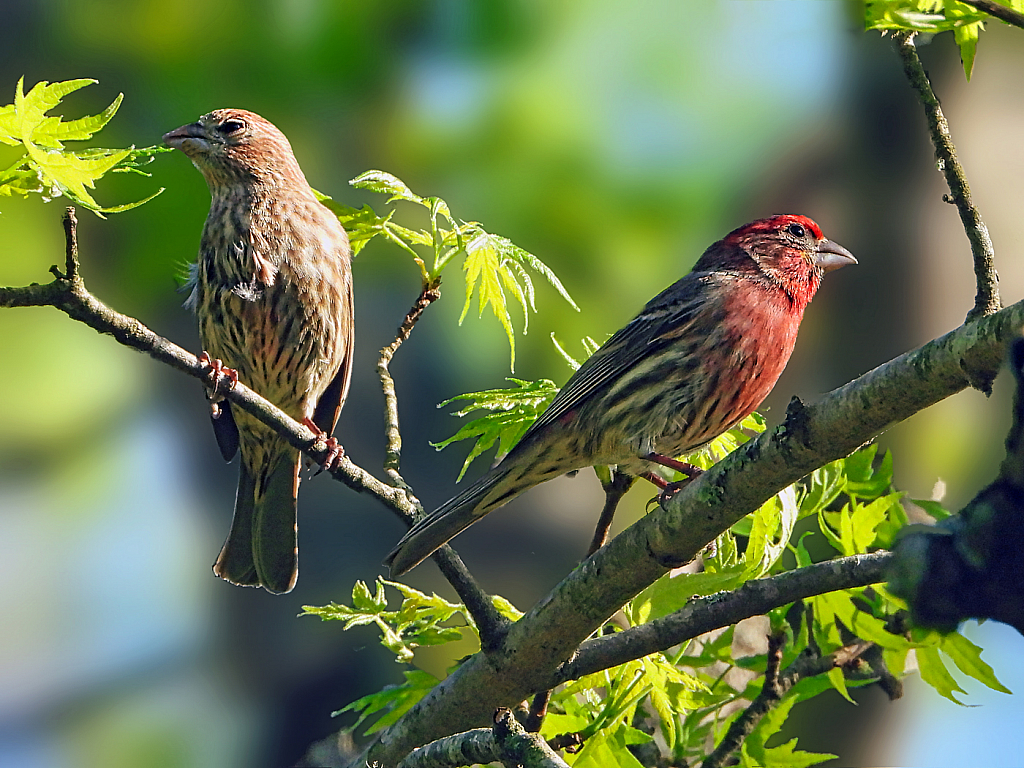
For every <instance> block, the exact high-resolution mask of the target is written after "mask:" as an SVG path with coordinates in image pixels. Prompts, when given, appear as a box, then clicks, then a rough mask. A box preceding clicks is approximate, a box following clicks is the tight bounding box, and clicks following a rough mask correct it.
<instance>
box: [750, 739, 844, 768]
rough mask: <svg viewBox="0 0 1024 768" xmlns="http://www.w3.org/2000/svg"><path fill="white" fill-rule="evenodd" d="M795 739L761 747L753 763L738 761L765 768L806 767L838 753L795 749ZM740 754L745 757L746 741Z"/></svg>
mask: <svg viewBox="0 0 1024 768" xmlns="http://www.w3.org/2000/svg"><path fill="white" fill-rule="evenodd" d="M796 741H797V740H796V739H790V740H789V741H788V742H786V743H785V744H783V745H782V746H779V747H772V748H770V749H763V750H761V751H760V753H759V758H760V759H759V760H758V761H757V762H754V763H750V762H743V761H742V760H741V761H740V765H741V766H746V765H750V766H753V765H757V766H765V768H807V767H808V766H811V765H817V764H818V763H824V762H826V761H827V760H835V759H837V758H838V757H839V755H833V754H830V753H828V752H805V751H803V750H798V749H796ZM742 752H743V753H744V754H743V755H742V756H743V757H746V756H747V753H748V748H747V745H746V743H745V744H744V745H743V749H742Z"/></svg>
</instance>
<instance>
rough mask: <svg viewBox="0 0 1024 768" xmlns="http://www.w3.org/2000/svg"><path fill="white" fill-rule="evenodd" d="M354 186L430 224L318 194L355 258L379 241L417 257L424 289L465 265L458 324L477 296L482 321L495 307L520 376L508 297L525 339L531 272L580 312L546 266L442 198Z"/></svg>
mask: <svg viewBox="0 0 1024 768" xmlns="http://www.w3.org/2000/svg"><path fill="white" fill-rule="evenodd" d="M349 183H350V184H352V186H354V187H356V188H357V189H366V190H369V191H371V192H377V193H379V194H383V195H388V199H387V201H386V205H391V204H393V203H396V202H406V203H413V204H416V205H418V206H420V207H422V208H425V209H426V211H427V215H428V218H429V227H426V228H421V229H412V228H409V227H406V226H403V225H401V224H398V223H397V222H395V221H394V220H393V219H394V215H395V213H396V209H394V208H392V209H391V210H390V211H388V213H387V215H385V216H380V215H378V214H377V213H375V212H374V211H373V209H372V208H370V206H368V205H364V206H363V207H362V208H360V209H356V208H352V207H350V206H347V205H344V204H343V203H339V202H338V201H337V200H333V199H331V198H330V197H327V196H326V195H322V194H319V197H320V200H321V202H323V203H324V204H325V205H326V206H327V207H328V208H330V209H331V210H332V211H334V213H335V214H336V215H337V216H338V219H339V220H340V221H341V223H342V224H343V225H344V226H345V229H346V230H347V231H348V233H349V240H350V242H351V244H352V250H353V253H359V251H360V250H362V248H363V247H364V246H365V245H366V244H367V243H368V242H370V241H371V240H372V239H373V238H375V237H377V236H378V235H379V236H381V237H383V238H384V239H385V240H388V241H390V242H392V243H393V244H394V245H397V246H398V247H399V248H401V249H402V250H404V251H405V252H406V253H408V254H409V255H410V256H412V258H413V261H415V262H416V264H417V266H418V267H419V270H420V277H421V278H422V280H423V285H424V287H426V286H437V285H439V284H440V282H441V276H442V273H443V272H444V269H445V267H447V266H448V265H449V264H450V263H451V262H452V261H453V260H455V261H457V260H461V261H462V270H463V272H464V275H465V283H466V299H465V303H464V305H463V307H462V315H461V317H459V324H460V325H461V324H462V321H463V320H465V318H466V315H467V314H468V313H469V309H470V307H471V306H472V303H473V297H474V295H475V296H476V297H477V304H478V307H479V312H478V315H480V316H482V315H483V313H484V310H485V309H487V308H488V307H490V309H491V312H492V313H493V314H494V316H495V317H496V318H497V319H498V322H500V323H501V326H502V328H503V329H504V331H505V335H506V336H507V337H508V343H509V351H510V356H511V359H510V368H511V370H512V371H515V364H516V346H515V334H514V328H513V324H512V316H511V314H510V312H509V300H508V296H507V295H506V293H508V294H511V297H512V298H513V299H515V301H516V303H518V304H519V306H520V308H521V309H522V311H523V333H524V334H525V333H526V331H527V330H528V328H529V318H530V311H533V312H536V311H537V307H536V302H535V296H534V287H533V278H532V277H531V275H530V272H531V271H532V272H535V273H537V274H539V275H540V276H541V277H543V278H544V279H545V280H546V281H547V282H548V283H549V284H550V285H551V286H552V287H553V288H554V289H555V290H556V291H557V292H558V293H559V295H561V297H562V298H563V299H565V300H566V301H567V302H569V304H570V306H572V308H573V309H575V310H577V311H579V307H577V306H576V303H575V302H574V301H573V300H572V297H571V296H569V293H568V291H566V289H565V287H564V286H563V285H562V283H561V281H560V280H559V279H558V277H557V276H556V275H555V273H554V272H552V271H551V269H550V268H549V267H548V266H547V265H546V264H545V263H544V262H542V261H541V260H540V259H538V258H537V257H536V256H534V255H533V254H532V253H530V252H528V251H526V250H524V249H522V248H520V247H519V246H518V245H516V244H515V243H513V242H512V241H511V240H509V239H508V238H505V237H502V236H501V235H495V234H492V233H490V232H488V231H486V230H485V229H484V228H483V227H482V226H481V225H480V224H479V222H476V221H464V220H462V219H459V218H456V217H455V216H453V215H452V213H451V210H450V209H449V207H448V203H446V202H445V201H444V200H442V199H441V198H440V197H421V196H420V195H417V194H416V193H415V192H413V191H412V190H411V189H409V187H408V186H407V185H406V184H405V182H403V181H402V180H401V179H399V178H398V177H397V176H394V175H392V174H390V173H386V172H384V171H366V172H365V173H363V174H360V175H359V176H357V177H356V178H354V179H352V181H351V182H349ZM417 249H420V250H417ZM421 253H422V254H426V256H425V257H424V255H421Z"/></svg>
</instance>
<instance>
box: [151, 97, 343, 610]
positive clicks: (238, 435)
mask: <svg viewBox="0 0 1024 768" xmlns="http://www.w3.org/2000/svg"><path fill="white" fill-rule="evenodd" d="M164 141H165V142H166V143H167V144H169V145H170V146H172V147H176V148H177V149H180V150H181V151H182V152H184V153H185V154H186V155H187V156H188V157H189V159H191V160H192V162H193V163H194V164H195V166H196V168H198V169H199V170H200V172H202V174H203V176H204V177H205V178H206V183H207V184H208V185H209V187H210V195H211V197H212V202H211V204H210V214H209V216H208V217H207V219H206V225H205V226H204V227H203V236H202V240H201V241H200V245H199V261H198V263H197V264H196V265H194V268H193V274H192V281H191V285H192V293H191V295H190V297H189V299H188V302H186V305H187V306H189V307H191V308H192V309H194V310H195V312H196V315H198V317H199V336H200V338H201V340H202V343H203V347H204V349H205V350H206V351H207V354H208V356H210V357H213V358H217V360H218V362H217V363H216V366H218V367H219V365H220V362H219V361H223V364H224V365H226V366H230V367H231V368H233V369H235V371H237V375H238V378H239V379H241V380H242V381H243V382H244V383H245V384H247V385H248V386H250V387H251V388H252V389H254V390H255V391H257V392H259V393H260V394H261V395H263V396H264V397H265V398H267V399H268V400H270V401H271V402H273V403H274V404H276V405H277V406H278V407H280V408H281V409H282V410H283V411H285V413H287V414H289V415H290V416H292V417H293V418H296V419H300V420H305V421H306V422H307V423H309V422H310V421H311V422H312V424H314V425H316V427H317V428H319V429H320V430H321V431H323V432H325V433H327V434H328V435H329V434H330V433H331V432H332V431H333V430H334V426H335V424H336V423H337V420H338V413H339V412H340V411H341V406H342V404H343V403H344V402H345V395H346V394H347V393H348V385H349V378H350V376H351V373H352V371H351V363H352V336H353V323H354V321H353V307H352V273H351V269H350V264H349V245H348V236H347V235H346V234H345V230H344V229H343V228H342V226H341V224H340V223H339V222H338V219H337V218H336V217H335V216H334V214H332V213H331V212H330V211H329V210H328V209H327V208H325V207H324V206H323V205H321V203H320V202H319V201H318V200H317V199H316V197H315V195H314V194H313V190H312V189H310V186H309V184H308V183H307V182H306V177H305V176H303V174H302V170H301V169H300V168H299V164H298V163H297V162H296V160H295V156H294V155H293V154H292V149H291V146H290V145H289V144H288V139H286V138H285V137H284V134H282V133H281V132H280V131H279V130H278V129H277V128H275V127H274V126H273V125H271V124H270V123H269V122H267V121H266V120H264V119H263V118H262V117H260V116H259V115H255V114H253V113H252V112H246V111H245V110H241V109H219V110H217V111H215V112H210V113H209V114H208V115H203V116H202V117H201V118H199V120H198V121H197V122H195V123H191V124H189V125H184V126H182V127H181V128H178V129H176V130H174V131H171V132H170V133H168V134H166V135H165V136H164ZM228 405H229V404H228V403H226V402H225V403H222V404H221V407H220V412H219V414H217V415H215V419H214V432H215V434H216V436H217V443H218V445H219V446H220V449H221V453H222V454H223V455H224V458H225V459H227V460H230V459H231V458H233V456H234V454H235V452H236V451H237V450H238V449H241V454H242V461H241V467H240V471H239V480H238V494H237V496H236V497H235V514H234V519H233V520H232V523H231V531H230V533H229V534H228V538H227V541H225V542H224V547H223V549H222V550H221V552H220V556H219V557H218V558H217V562H216V563H215V564H214V566H213V571H214V573H216V574H217V575H218V576H220V577H221V578H223V579H226V580H227V581H230V582H232V583H234V584H240V585H245V586H262V587H263V588H264V589H266V590H267V591H268V592H288V591H289V590H291V588H292V587H294V586H295V579H296V577H297V575H298V549H297V530H296V498H297V494H298V489H299V451H297V450H296V449H295V448H292V447H291V446H290V445H288V443H286V442H285V441H284V440H283V439H282V438H280V437H278V436H277V434H275V433H274V432H273V431H272V430H271V429H270V428H269V427H267V426H264V425H263V424H261V423H260V422H258V421H256V419H254V418H253V417H252V416H250V415H249V414H247V413H245V412H244V411H239V412H238V413H235V414H232V412H231V410H230V408H229V407H228ZM215 413H216V411H215Z"/></svg>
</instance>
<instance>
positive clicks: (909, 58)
mask: <svg viewBox="0 0 1024 768" xmlns="http://www.w3.org/2000/svg"><path fill="white" fill-rule="evenodd" d="M896 44H897V47H898V49H899V53H900V58H901V59H902V60H903V72H904V73H905V74H906V76H907V79H908V80H909V81H910V85H911V86H912V87H913V88H914V90H915V91H917V95H918V98H919V99H920V101H921V105H922V106H923V107H924V114H925V117H926V118H927V119H928V133H929V135H930V136H931V139H932V144H933V145H934V147H935V158H936V160H937V161H938V166H939V170H940V171H942V174H943V176H945V178H946V184H947V185H948V186H949V191H950V197H949V199H950V201H951V202H952V203H953V204H954V205H956V208H957V211H959V213H960V221H962V222H963V225H964V230H965V231H966V232H967V239H968V240H970V242H971V253H972V254H973V255H974V278H975V281H976V283H977V293H976V295H975V299H974V308H973V309H971V311H970V312H968V313H967V322H970V321H971V320H977V319H978V318H979V317H984V316H985V315H991V314H992V313H993V312H998V311H999V309H1000V307H1001V306H1002V305H1001V304H1000V301H999V276H998V275H997V274H996V267H995V249H994V248H993V246H992V238H991V237H989V234H988V227H986V226H985V222H984V221H982V219H981V213H980V212H979V211H978V208H977V206H976V205H974V202H973V201H972V200H971V188H970V187H969V186H968V184H967V175H966V174H965V173H964V169H963V167H962V166H961V165H960V161H959V160H958V159H957V156H956V147H954V146H953V139H952V137H951V136H950V133H949V123H947V122H946V117H945V115H943V114H942V108H941V107H940V106H939V100H938V98H936V96H935V91H933V90H932V85H931V82H930V81H929V80H928V73H927V72H925V71H924V67H923V66H922V64H921V59H920V57H919V56H918V55H917V46H915V45H914V35H913V33H909V32H901V33H899V34H897V35H896Z"/></svg>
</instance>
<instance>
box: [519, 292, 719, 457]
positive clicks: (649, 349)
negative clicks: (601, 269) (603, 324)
mask: <svg viewBox="0 0 1024 768" xmlns="http://www.w3.org/2000/svg"><path fill="white" fill-rule="evenodd" d="M715 277H716V275H713V274H710V273H706V272H705V273H696V272H691V273H689V274H688V275H686V276H684V277H683V278H681V279H680V280H678V281H677V282H675V283H673V284H672V285H671V286H669V287H668V288H666V289H665V290H664V291H662V292H661V293H660V294H658V295H657V296H655V297H654V298H653V299H651V300H650V301H649V302H648V303H647V306H645V307H644V309H643V311H642V312H640V314H639V315H637V316H636V317H635V318H633V320H631V321H630V322H629V323H628V324H627V325H626V326H625V327H624V328H622V329H620V330H619V331H617V332H616V333H615V334H614V335H613V336H612V337H611V338H609V339H608V341H606V342H605V343H604V344H602V345H601V347H600V348H599V349H598V350H597V351H596V352H595V353H594V354H593V355H591V356H590V357H589V358H588V359H587V360H586V361H585V362H584V363H583V365H581V366H580V368H579V370H578V371H576V373H574V374H573V376H572V378H571V379H569V381H568V382H566V384H565V386H564V387H562V389H561V391H559V393H558V395H556V396H555V399H554V401H553V402H552V403H551V405H549V406H548V408H547V410H545V411H544V413H542V414H541V415H540V417H539V418H538V419H537V421H535V422H534V423H533V425H532V426H531V427H530V428H529V429H528V430H527V431H526V433H525V434H524V435H523V437H522V439H521V440H520V442H525V441H526V439H527V438H528V437H530V436H531V435H533V434H534V433H535V432H537V431H539V430H540V429H542V428H543V427H545V426H546V425H548V424H551V423H553V422H555V421H557V420H558V419H559V418H560V417H561V416H564V415H565V414H567V413H571V412H572V411H575V410H576V409H578V408H579V407H580V405H582V404H583V403H585V402H586V401H587V400H589V399H590V398H591V397H592V396H593V395H594V394H595V393H597V392H600V391H601V390H602V389H604V388H605V387H607V386H609V385H610V384H611V383H612V382H614V381H616V380H617V379H618V378H619V377H620V376H622V375H624V374H625V373H627V372H629V371H632V370H633V369H634V368H635V367H636V366H637V365H638V363H640V362H641V361H642V360H643V359H644V358H647V357H649V356H650V355H652V353H655V352H656V351H657V350H659V349H661V348H663V347H666V346H668V345H669V344H671V343H672V342H673V340H675V339H676V338H678V337H680V336H681V335H684V334H685V332H686V329H687V328H689V327H690V325H691V324H693V323H694V322H695V321H698V319H699V322H701V323H703V322H704V321H705V319H704V318H703V317H702V315H703V314H704V313H705V312H706V310H707V309H708V308H709V304H708V301H707V297H708V291H707V290H706V286H705V283H706V282H707V281H709V280H714V279H715Z"/></svg>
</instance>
